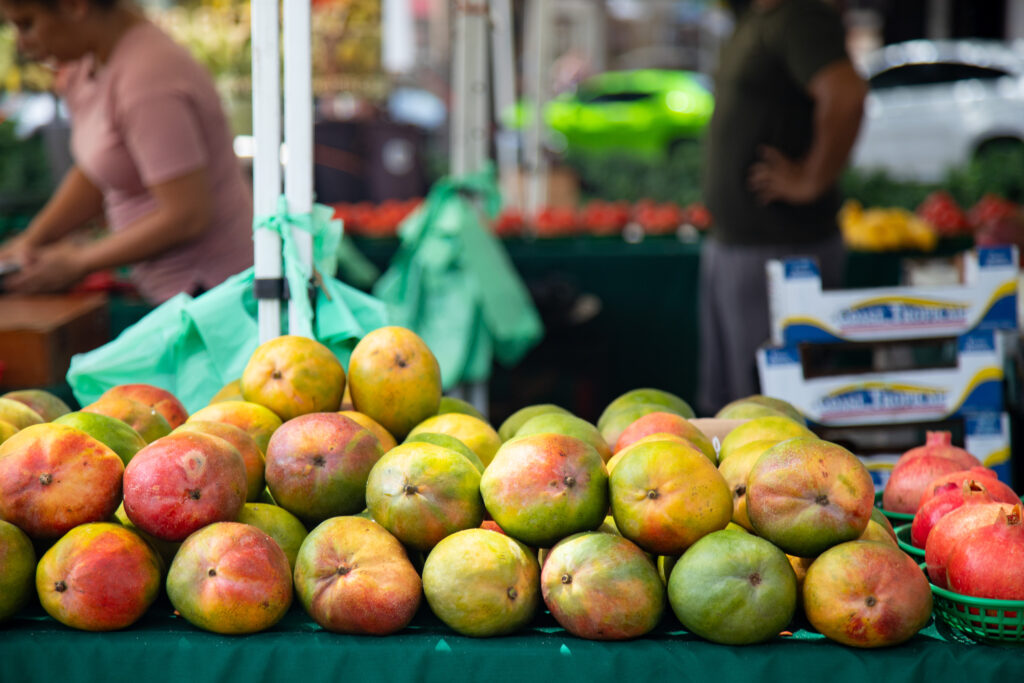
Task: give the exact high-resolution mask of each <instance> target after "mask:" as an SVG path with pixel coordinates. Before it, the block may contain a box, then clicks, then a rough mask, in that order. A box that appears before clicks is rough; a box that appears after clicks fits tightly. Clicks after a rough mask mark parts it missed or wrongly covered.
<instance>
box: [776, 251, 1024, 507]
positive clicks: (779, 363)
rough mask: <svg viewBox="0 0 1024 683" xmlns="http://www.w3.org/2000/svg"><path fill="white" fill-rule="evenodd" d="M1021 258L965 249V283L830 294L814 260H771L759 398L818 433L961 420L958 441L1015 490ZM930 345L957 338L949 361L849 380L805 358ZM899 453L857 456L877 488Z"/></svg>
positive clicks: (871, 371) (862, 373) (858, 374)
mask: <svg viewBox="0 0 1024 683" xmlns="http://www.w3.org/2000/svg"><path fill="white" fill-rule="evenodd" d="M1017 256H1018V255H1017V248H1016V247H1010V246H1007V247H995V248H983V249H978V250H976V251H972V252H968V253H965V254H964V258H963V268H964V283H963V284H961V285H942V286H929V287H885V288H869V289H858V290H833V291H828V290H823V289H822V285H821V275H820V272H819V271H818V267H817V265H816V264H815V263H814V262H813V261H811V260H809V259H803V258H801V259H787V260H783V261H772V262H770V263H769V264H768V266H767V275H768V285H769V301H770V306H771V311H770V312H771V323H772V340H771V342H770V343H769V344H766V345H765V346H763V347H762V348H761V349H759V350H758V353H757V365H758V373H759V375H760V379H761V391H762V393H764V394H767V395H769V396H775V397H778V398H781V399H784V400H786V401H789V402H790V403H792V404H793V405H794V406H795V407H796V408H798V409H799V410H800V411H801V412H802V413H803V414H804V415H805V416H806V417H807V419H808V421H809V422H810V423H812V426H814V425H818V426H820V427H831V428H835V427H846V428H854V431H855V430H856V429H874V430H875V431H884V429H885V427H886V426H888V425H897V424H910V423H920V424H926V423H936V424H938V423H942V422H943V421H945V422H949V421H954V422H958V423H959V424H960V425H962V430H961V431H962V440H963V443H962V444H960V445H962V446H963V447H964V448H966V449H967V450H968V451H970V452H971V453H973V454H974V455H975V456H977V457H978V458H979V459H980V460H982V461H983V462H984V463H985V464H986V466H988V467H992V468H993V469H995V470H996V471H997V472H998V473H999V475H1000V478H1002V479H1004V481H1007V482H1009V483H1011V484H1012V482H1011V481H1010V474H1011V463H1010V434H1009V418H1008V415H1007V412H1006V406H1005V405H1004V399H1003V394H1004V383H1003V380H1004V374H1005V370H1004V369H1005V367H1006V363H1007V356H1008V353H1009V351H1010V350H1011V349H1012V348H1013V347H1014V345H1015V344H1016V343H1017V328H1018V324H1017V282H1018V275H1019V268H1018V261H1017ZM928 341H931V342H939V343H949V344H950V345H951V344H952V343H954V342H955V359H954V360H953V362H949V363H944V364H937V365H935V366H922V367H910V368H907V369H891V368H890V369H875V368H867V369H864V368H858V369H857V371H855V372H850V373H849V374H846V373H844V372H843V371H842V370H843V368H842V367H840V368H838V369H829V370H825V371H822V370H821V369H820V368H814V367H811V364H810V363H809V360H808V359H809V358H813V357H821V356H823V354H822V353H821V352H822V350H823V349H825V350H830V349H832V348H835V349H840V350H844V349H856V350H865V349H866V351H865V353H868V354H870V353H872V352H874V351H877V350H878V349H881V348H882V347H884V346H890V347H892V346H895V347H897V350H903V349H900V348H899V347H900V345H904V346H906V349H907V350H906V353H904V355H905V356H908V357H913V353H911V351H912V349H911V347H912V346H914V345H919V344H921V343H922V342H928ZM815 352H816V353H815ZM824 355H827V354H824ZM921 443H923V441H922V442H921ZM852 445H853V448H851V450H854V452H855V453H856V452H857V451H856V450H855V449H856V443H854V444H852ZM915 445H920V444H915ZM883 450H884V449H883ZM901 453H902V450H900V451H899V452H892V453H885V452H881V453H879V452H876V453H873V454H872V455H870V456H861V457H862V459H863V460H864V461H865V463H866V464H867V465H868V468H869V470H871V471H872V476H873V477H874V479H875V483H876V486H877V487H879V488H881V487H882V486H884V483H885V481H886V480H887V479H888V472H889V471H890V470H891V467H892V464H893V463H894V462H895V461H896V459H898V457H899V455H900V454H901ZM858 455H860V454H859V453H858Z"/></svg>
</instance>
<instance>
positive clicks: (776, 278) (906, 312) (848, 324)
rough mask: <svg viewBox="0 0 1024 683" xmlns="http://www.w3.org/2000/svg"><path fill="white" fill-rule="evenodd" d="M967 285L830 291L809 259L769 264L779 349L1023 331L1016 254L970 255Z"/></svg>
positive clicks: (1003, 250)
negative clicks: (1018, 299) (1000, 331)
mask: <svg viewBox="0 0 1024 683" xmlns="http://www.w3.org/2000/svg"><path fill="white" fill-rule="evenodd" d="M963 269H964V278H963V279H964V283H963V284H960V285H936V286H931V287H870V288H866V289H843V290H824V289H822V284H821V273H820V271H819V270H818V266H817V264H816V263H815V262H814V261H813V260H811V259H807V258H797V259H786V260H782V261H778V260H776V261H771V262H770V263H769V264H768V266H767V276H768V296H769V307H770V314H771V330H772V337H771V340H772V344H773V345H775V346H795V345H797V344H801V343H822V342H833V341H888V340H896V339H920V338H925V337H957V336H960V335H962V334H965V333H967V332H970V331H972V330H979V329H980V330H987V329H1003V330H1012V329H1017V327H1018V325H1017V277H1018V274H1019V267H1018V265H1017V248H1016V247H1013V246H1007V247H988V248H981V249H977V250H975V251H970V252H966V253H965V254H964V259H963Z"/></svg>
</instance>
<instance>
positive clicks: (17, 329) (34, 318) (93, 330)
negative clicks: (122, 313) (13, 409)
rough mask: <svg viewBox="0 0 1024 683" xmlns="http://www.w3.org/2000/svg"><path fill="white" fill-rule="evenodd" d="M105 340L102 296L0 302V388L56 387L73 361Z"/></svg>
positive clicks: (105, 315)
mask: <svg viewBox="0 0 1024 683" xmlns="http://www.w3.org/2000/svg"><path fill="white" fill-rule="evenodd" d="M109 338H110V310H109V304H108V301H107V297H106V295H104V294H87V295H81V296H78V295H42V296H20V295H19V296H14V295H10V296H3V297H0V364H2V369H0V388H3V389H20V388H44V387H48V386H54V385H57V384H60V383H61V382H63V381H64V376H65V375H66V374H67V371H68V367H69V366H70V364H71V356H73V355H74V354H76V353H82V352H84V351H89V350H91V349H94V348H96V347H97V346H100V345H102V344H105V343H106V342H107V341H109Z"/></svg>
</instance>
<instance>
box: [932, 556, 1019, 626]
mask: <svg viewBox="0 0 1024 683" xmlns="http://www.w3.org/2000/svg"><path fill="white" fill-rule="evenodd" d="M921 568H922V569H924V563H922V564H921ZM929 585H931V587H932V596H933V598H934V600H933V611H934V613H935V616H936V618H937V619H938V620H939V621H940V622H941V623H943V624H945V625H946V626H948V627H949V629H950V630H951V631H952V632H953V634H954V635H959V636H961V637H965V638H966V639H967V640H970V641H973V642H981V643H990V644H1000V645H1024V600H994V599H991V598H975V597H971V596H969V595H961V594H960V593H954V592H953V591H951V590H946V589H945V588H939V587H938V586H936V585H935V584H934V583H931V582H929Z"/></svg>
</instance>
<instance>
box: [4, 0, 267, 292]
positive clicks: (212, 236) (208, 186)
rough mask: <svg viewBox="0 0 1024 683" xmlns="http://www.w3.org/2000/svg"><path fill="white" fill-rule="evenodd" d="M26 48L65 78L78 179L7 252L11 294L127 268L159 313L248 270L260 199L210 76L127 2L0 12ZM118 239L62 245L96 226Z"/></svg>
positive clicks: (66, 183)
mask: <svg viewBox="0 0 1024 683" xmlns="http://www.w3.org/2000/svg"><path fill="white" fill-rule="evenodd" d="M0 15H2V16H3V18H5V19H6V20H7V21H10V22H11V23H12V24H14V26H15V28H16V29H17V30H18V48H19V50H21V51H22V52H23V53H25V54H26V55H27V56H28V57H30V58H32V59H40V60H44V59H45V60H51V61H55V62H56V63H57V64H58V65H60V67H61V75H62V80H63V87H62V88H61V94H62V95H63V96H64V98H65V101H66V103H67V106H68V111H69V113H70V116H71V150H72V156H73V158H74V165H73V166H72V168H71V170H70V171H68V173H67V174H66V175H65V177H64V179H63V180H62V182H61V183H60V186H59V187H58V188H57V190H56V192H55V193H54V195H53V197H52V198H51V199H50V201H49V202H48V203H47V204H46V206H45V207H43V209H42V210H41V211H40V212H39V214H38V215H37V216H36V217H35V218H34V219H33V221H32V223H31V224H30V225H29V226H28V228H27V229H26V230H25V231H24V232H22V233H21V234H19V235H18V236H17V237H16V238H15V239H13V240H11V241H10V242H9V243H8V244H6V245H4V246H3V247H2V248H0V261H5V260H7V261H10V260H13V261H15V262H16V263H17V264H18V265H19V266H20V270H19V271H18V272H16V273H15V274H13V275H9V276H7V277H6V278H5V280H4V283H3V284H4V288H5V289H6V290H7V291H14V292H22V293H34V292H47V291H57V290H61V289H65V288H67V287H68V286H70V285H72V284H74V283H75V282H77V281H78V280H80V279H81V278H82V277H84V276H85V275H87V274H89V273H91V272H94V271H98V270H103V269H107V268H111V267H115V266H122V265H131V266H132V268H131V270H132V281H133V283H134V284H135V286H136V288H137V289H138V290H139V292H140V293H141V294H142V295H143V296H144V297H145V298H146V299H147V300H148V301H150V302H152V303H160V302H162V301H165V300H167V299H169V298H170V297H172V296H174V295H175V294H177V293H178V292H187V293H190V294H196V293H198V292H201V291H204V290H206V289H209V288H211V287H213V286H214V285H217V284H218V283H220V282H221V281H223V280H224V279H225V278H226V277H228V276H230V275H232V274H234V273H237V272H239V271H241V270H244V269H245V268H247V267H249V266H250V265H252V258H253V253H252V197H251V193H250V191H249V186H248V184H247V183H246V181H245V178H244V175H243V173H242V169H241V166H240V164H239V163H238V160H237V158H236V157H235V155H234V152H233V149H232V135H231V131H230V128H229V125H228V122H227V118H226V116H225V114H224V110H223V107H222V106H221V102H220V99H219V97H218V95H217V92H216V90H215V89H214V85H213V81H212V79H211V78H210V76H209V74H208V73H207V72H206V71H205V70H204V69H203V67H202V66H200V65H199V63H198V62H196V61H195V60H194V59H193V58H192V57H191V56H190V55H189V54H188V52H187V51H186V50H185V49H184V48H182V47H181V46H179V45H177V44H176V43H175V42H174V41H173V40H171V38H170V37H168V36H167V35H166V34H165V33H163V32H162V31H161V30H160V29H158V28H157V27H156V26H155V25H153V24H152V23H150V22H149V21H148V20H147V19H146V18H145V17H144V16H143V15H142V14H141V13H140V12H139V11H138V10H137V9H135V8H134V7H131V6H129V5H127V4H123V3H122V2H119V0H0ZM101 216H102V217H105V218H106V222H107V225H108V226H109V228H110V231H109V234H108V235H107V236H105V237H104V238H102V239H99V240H93V241H91V242H87V243H85V244H82V243H72V241H71V240H64V239H61V238H64V237H66V236H67V235H69V234H70V233H71V232H73V231H74V230H76V229H77V228H80V227H82V226H83V225H85V224H87V223H88V222H89V221H91V220H93V219H96V218H98V217H101Z"/></svg>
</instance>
